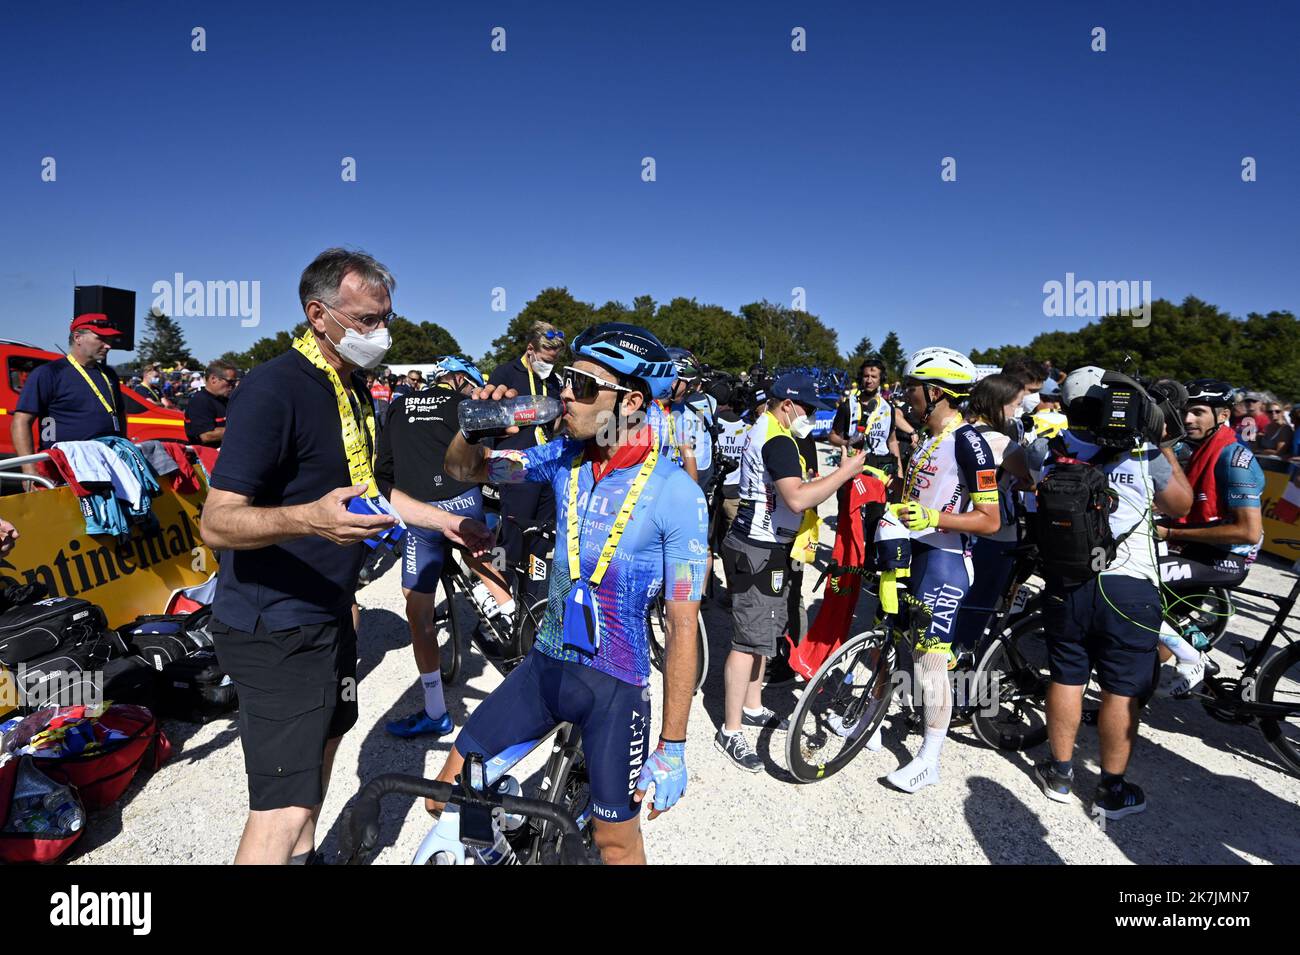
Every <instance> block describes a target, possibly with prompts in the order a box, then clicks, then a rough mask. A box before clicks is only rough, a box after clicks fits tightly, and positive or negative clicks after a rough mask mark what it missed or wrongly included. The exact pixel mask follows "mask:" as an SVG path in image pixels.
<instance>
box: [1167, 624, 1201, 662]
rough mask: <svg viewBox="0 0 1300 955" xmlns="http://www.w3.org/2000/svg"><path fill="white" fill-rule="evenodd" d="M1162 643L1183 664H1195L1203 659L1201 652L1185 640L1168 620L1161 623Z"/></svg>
mask: <svg viewBox="0 0 1300 955" xmlns="http://www.w3.org/2000/svg"><path fill="white" fill-rule="evenodd" d="M1160 642H1161V643H1163V644H1164V645H1165V646H1166V647H1168V648H1169V651H1170V652H1171V653H1172V654H1173V655H1174V656H1176V657H1177V658H1178V659H1179V661H1180V662H1182V663H1195V662H1196V661H1197V660H1199V659H1200V658H1201V654H1200V651H1198V650H1197V649H1196V648H1195V647H1194V646H1192V645H1191V644H1190V643H1188V642H1187V641H1186V640H1185V639H1183V637H1182V635H1181V634H1179V633H1178V632H1177V631H1175V630H1174V628H1173V627H1171V626H1169V622H1168V621H1166V620H1162V621H1160Z"/></svg>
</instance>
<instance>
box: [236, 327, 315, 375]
mask: <svg viewBox="0 0 1300 955" xmlns="http://www.w3.org/2000/svg"><path fill="white" fill-rule="evenodd" d="M306 330H307V322H306V321H305V320H304V321H301V322H299V323H298V324H297V325H295V326H294V327H293V328H292V329H291V330H289V331H279V332H276V333H275V334H274V335H271V336H267V337H265V338H259V339H258V340H257V341H255V342H253V344H252V345H250V346H249V347H248V348H247V350H245V351H241V352H240V351H228V352H226V353H225V354H223V355H222V356H221V357H222V359H223V360H225V361H228V362H230V363H231V364H232V365H234V366H235V367H237V368H240V369H242V370H244V371H248V370H249V369H250V368H256V367H257V366H258V365H260V364H262V363H263V362H268V361H270V360H271V359H272V358H274V357H275V356H276V355H282V354H284V353H285V352H287V351H288V350H289V349H290V348H292V347H293V340H294V339H295V338H297V337H298V336H299V335H301V334H302V333H303V332H304V331H306Z"/></svg>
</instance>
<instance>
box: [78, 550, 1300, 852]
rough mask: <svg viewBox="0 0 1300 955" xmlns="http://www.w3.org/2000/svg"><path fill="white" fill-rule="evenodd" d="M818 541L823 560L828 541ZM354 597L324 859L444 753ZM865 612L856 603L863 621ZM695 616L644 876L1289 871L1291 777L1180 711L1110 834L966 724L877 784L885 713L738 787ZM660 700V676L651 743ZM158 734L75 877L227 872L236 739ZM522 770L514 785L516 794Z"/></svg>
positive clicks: (389, 835)
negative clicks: (940, 748) (679, 781)
mask: <svg viewBox="0 0 1300 955" xmlns="http://www.w3.org/2000/svg"><path fill="white" fill-rule="evenodd" d="M823 540H824V542H825V543H827V544H828V545H829V543H830V540H831V535H830V533H829V531H827V532H826V534H825V535H824V538H823ZM826 556H829V551H828V550H827V551H826ZM1291 579H1292V578H1291V575H1290V574H1289V573H1288V572H1287V570H1286V569H1285V566H1284V565H1283V564H1282V562H1280V561H1276V560H1273V559H1271V558H1267V557H1266V558H1265V559H1264V561H1262V562H1261V563H1259V564H1257V565H1256V566H1255V568H1254V569H1253V570H1252V572H1251V575H1250V579H1249V581H1248V586H1251V587H1253V588H1256V589H1260V590H1267V591H1271V592H1278V593H1282V592H1285V591H1286V590H1287V589H1289V587H1290V581H1291ZM815 580H816V575H815V574H813V573H808V574H806V575H805V591H806V595H807V600H808V605H809V606H810V607H811V608H814V609H815V606H816V601H817V598H816V596H814V595H813V594H812V593H811V590H812V585H813V583H814V582H815ZM360 601H361V604H362V606H363V608H364V609H363V613H362V623H361V631H360V641H359V646H360V654H361V660H360V663H359V665H358V670H359V674H360V676H361V688H360V707H361V719H360V721H359V722H358V724H357V726H356V727H355V728H354V729H353V730H352V732H351V733H349V734H348V736H347V737H346V738H345V739H344V742H343V744H342V746H341V748H340V750H339V755H338V760H337V762H336V764H335V769H334V776H333V780H332V785H331V788H330V792H329V795H328V797H327V798H326V801H325V806H324V810H323V812H322V816H321V824H320V828H319V830H318V832H319V836H318V838H319V839H320V840H321V845H322V847H323V849H324V851H325V852H326V853H327V854H332V853H333V850H334V848H335V846H336V845H337V841H338V831H337V824H338V819H339V814H340V812H341V811H342V809H343V807H344V805H345V804H346V803H347V801H348V800H350V799H351V798H352V797H353V796H354V795H355V794H356V792H357V790H358V788H359V786H360V785H361V783H362V782H363V781H365V780H367V779H370V778H371V777H373V776H375V775H378V774H379V773H383V772H402V773H413V774H421V775H426V776H430V777H431V776H433V775H435V774H436V773H437V771H438V768H439V767H440V765H441V763H442V759H443V756H444V755H445V753H446V752H447V749H448V746H447V744H446V743H436V742H435V743H428V742H426V741H420V740H411V741H404V740H398V739H395V738H393V737H390V736H389V735H388V734H387V733H385V732H384V729H383V723H384V721H385V720H387V719H391V718H393V717H394V716H395V715H404V714H406V713H408V712H411V711H412V710H414V709H415V708H416V707H417V706H418V705H419V702H420V694H419V688H418V684H417V679H416V673H415V665H414V661H413V659H412V656H411V651H410V649H409V637H408V633H407V630H406V623H405V619H404V616H403V610H402V607H403V601H402V595H401V584H400V571H399V570H398V568H397V567H396V566H394V567H392V568H391V569H390V570H389V571H388V572H387V573H386V574H385V575H384V576H383V577H382V578H381V579H379V580H378V581H377V582H375V583H373V584H371V585H370V586H368V587H366V588H364V589H363V590H362V591H361V594H360ZM865 609H867V608H866V604H865V602H864V603H863V605H862V606H860V607H859V612H860V619H861V615H862V611H864V610H865ZM704 612H705V619H706V623H707V625H708V630H709V637H710V646H711V650H710V652H711V660H712V665H711V667H710V673H709V678H708V680H707V681H706V683H705V686H704V690H703V693H701V694H697V695H696V697H695V701H694V704H693V706H692V712H691V731H690V745H689V746H688V749H687V760H688V766H689V771H690V783H689V788H688V790H687V793H686V796H685V797H684V798H683V800H682V801H681V802H680V803H679V804H678V806H677V807H676V808H675V809H674V810H673V811H672V812H671V813H668V814H667V815H664V816H661V817H659V818H658V819H656V820H654V821H653V822H646V823H645V832H646V846H647V852H648V855H649V857H650V860H651V861H652V862H655V863H720V862H726V863H753V862H759V863H782V862H805V863H806V862H832V863H858V862H906V863H915V862H927V863H936V862H939V863H988V862H994V863H1051V862H1067V863H1097V862H1106V863H1124V862H1132V863H1146V864H1180V865H1181V864H1189V863H1237V862H1254V863H1260V862H1262V863H1296V862H1300V778H1296V777H1295V776H1292V775H1289V774H1287V773H1286V772H1285V771H1283V770H1282V769H1281V768H1280V767H1279V765H1278V764H1277V762H1276V759H1275V757H1274V754H1273V752H1272V750H1271V749H1269V747H1268V745H1267V744H1266V743H1265V741H1264V738H1263V736H1262V734H1261V733H1260V732H1259V730H1258V729H1255V728H1251V727H1240V726H1228V725H1225V724H1222V723H1219V722H1216V721H1214V720H1213V719H1211V718H1210V717H1209V716H1207V715H1206V713H1205V712H1204V710H1203V709H1202V708H1201V707H1200V706H1199V705H1198V704H1196V703H1194V702H1191V701H1176V700H1163V699H1162V700H1156V701H1154V702H1153V704H1152V705H1151V706H1150V707H1149V708H1148V709H1147V710H1146V711H1145V712H1144V714H1143V725H1142V729H1141V736H1140V739H1139V742H1138V744H1137V748H1136V750H1135V752H1134V758H1133V762H1132V767H1131V770H1130V773H1129V775H1130V778H1131V779H1133V781H1135V782H1137V783H1139V784H1140V785H1141V786H1143V787H1144V788H1145V790H1146V792H1147V796H1148V801H1149V805H1148V808H1147V811H1146V813H1144V814H1142V815H1139V816H1133V817H1129V818H1127V819H1124V820H1120V821H1118V822H1113V823H1110V824H1109V825H1108V827H1107V828H1106V829H1105V830H1104V831H1103V830H1102V829H1101V828H1099V827H1098V826H1096V825H1095V824H1093V822H1092V821H1091V819H1090V817H1089V815H1088V814H1087V812H1086V809H1085V807H1084V804H1083V803H1080V802H1075V803H1073V804H1058V803H1054V802H1050V801H1048V800H1047V799H1045V798H1044V797H1043V795H1042V793H1041V792H1040V791H1039V789H1038V786H1037V785H1036V783H1035V782H1034V780H1033V778H1032V776H1031V772H1030V770H1031V766H1032V762H1031V757H1033V758H1039V757H1040V755H1041V750H1040V751H1035V752H1032V753H1030V754H1006V753H999V752H995V751H993V750H990V749H988V748H986V747H985V746H984V745H983V744H981V743H980V742H979V740H977V739H976V738H975V736H974V735H973V733H972V732H971V731H970V729H969V728H968V727H958V728H955V729H954V730H953V731H952V733H951V736H950V739H949V742H948V744H947V746H946V747H945V749H944V752H943V761H942V773H943V778H942V781H941V782H940V783H939V784H938V785H937V786H933V787H931V788H929V789H927V790H924V791H923V792H921V793H919V794H917V795H915V796H908V795H906V794H904V793H900V792H897V791H895V790H893V789H891V788H889V787H887V786H886V785H885V784H884V783H883V781H882V780H883V776H884V774H885V773H887V772H889V771H891V770H893V769H895V768H896V767H897V766H898V765H899V764H900V761H906V760H907V758H908V754H909V753H912V752H915V750H916V747H917V745H918V744H919V738H918V737H912V738H910V739H909V738H907V736H906V728H905V727H904V726H903V725H902V721H901V720H898V719H895V718H894V717H893V716H891V718H890V719H889V720H888V721H887V722H886V728H885V743H886V746H885V749H884V750H883V751H882V752H879V753H868V752H863V753H861V754H860V755H859V756H858V758H857V759H856V760H854V761H853V762H852V763H851V764H850V765H849V766H848V767H846V768H845V769H844V770H843V771H841V772H840V773H839V774H837V775H835V776H832V777H831V778H829V779H827V780H825V781H823V782H820V783H816V784H813V785H806V786H801V785H797V784H795V783H793V782H791V781H790V780H791V777H790V776H789V775H788V773H787V772H786V771H785V769H784V760H785V756H784V742H783V741H784V737H782V736H780V735H775V736H774V735H773V734H772V733H770V732H767V731H764V732H762V733H758V732H757V731H751V732H752V733H754V734H755V735H753V736H751V739H752V740H754V741H755V742H756V744H757V749H758V752H759V753H760V755H762V756H763V758H764V761H765V763H766V771H765V772H763V773H760V774H757V775H751V774H749V773H744V772H741V771H740V770H738V769H735V768H734V767H732V766H731V765H730V764H729V763H728V762H726V761H725V760H724V759H723V757H722V755H721V754H720V753H719V752H718V751H717V750H716V749H715V748H714V746H713V744H712V737H713V734H714V731H715V728H716V726H717V725H718V724H719V722H720V720H721V705H722V679H721V665H722V659H723V657H724V655H725V653H726V647H727V644H728V641H729V639H730V632H731V622H730V618H729V616H728V614H727V613H726V612H725V611H723V610H721V609H720V608H719V607H717V606H714V605H713V604H708V603H706V605H705V611H704ZM1271 612H1272V611H1271V610H1265V608H1263V607H1262V605H1260V604H1259V603H1258V602H1257V601H1249V602H1247V603H1245V604H1244V605H1243V606H1242V607H1241V608H1239V611H1238V613H1237V614H1236V616H1235V617H1234V618H1233V620H1232V621H1231V623H1230V625H1229V633H1228V635H1227V636H1226V637H1225V638H1224V640H1223V641H1222V644H1221V645H1224V646H1228V645H1230V644H1232V643H1233V642H1234V641H1235V640H1238V639H1241V638H1242V637H1246V638H1258V637H1259V636H1261V635H1262V634H1263V632H1264V629H1265V626H1266V623H1265V621H1266V620H1267V619H1269V615H1271ZM466 616H467V617H468V614H467V615H466ZM1293 622H1294V620H1293ZM466 623H468V620H466ZM1297 629H1298V630H1300V626H1298V627H1297ZM855 632H856V631H855ZM1251 642H1252V643H1253V641H1251ZM1237 654H1239V651H1234V656H1229V655H1228V654H1227V653H1225V652H1220V651H1216V658H1217V659H1218V662H1219V663H1220V665H1221V666H1222V667H1223V668H1224V671H1225V674H1232V673H1235V672H1236V670H1237V668H1238V667H1237V663H1236V658H1235V655H1237ZM499 682H500V678H499V677H498V676H497V674H496V671H495V670H493V669H491V668H490V667H486V666H485V664H484V662H483V659H482V657H480V656H479V655H478V654H477V652H470V653H468V654H466V655H465V665H464V669H463V671H462V679H461V681H460V683H459V684H458V685H457V686H454V687H451V688H449V691H448V694H447V700H448V704H449V706H450V709H451V712H452V715H453V716H454V717H455V719H456V722H457V725H460V724H462V723H463V722H464V720H465V718H466V715H467V714H468V713H469V712H470V711H472V710H473V709H474V707H475V706H477V705H478V702H479V701H480V700H482V699H483V698H484V697H485V696H486V695H487V694H488V693H490V692H491V691H492V689H493V688H494V687H495V686H496V685H497V684H498V683H499ZM660 689H661V685H660V681H659V679H658V674H657V673H656V674H655V675H654V697H653V699H654V701H655V702H654V719H655V723H656V727H657V725H658V717H659V701H660V700H661V698H662V697H661V695H660ZM796 693H797V689H796V687H786V688H779V689H770V690H768V691H767V692H766V694H765V702H766V703H767V705H769V706H771V707H773V708H774V709H776V710H777V711H778V712H780V713H782V714H783V715H784V714H788V713H789V712H790V710H791V709H793V707H794V704H795V700H796ZM166 730H167V733H168V735H169V736H170V737H171V739H172V741H173V743H174V744H175V747H176V754H175V756H174V758H173V759H172V760H171V761H170V762H169V763H168V764H167V765H165V766H164V767H163V768H162V769H161V770H160V771H158V772H157V773H156V774H154V775H153V776H152V777H149V778H147V779H145V780H142V781H138V782H137V783H136V784H134V785H133V786H132V788H131V790H130V791H129V792H128V793H127V796H126V798H125V799H124V800H123V801H122V802H120V803H119V804H118V805H116V806H114V807H111V808H110V809H107V810H104V811H101V812H98V813H95V814H93V815H92V816H91V818H90V820H89V822H88V831H87V834H86V836H85V837H84V838H83V839H82V842H81V844H80V848H79V850H78V854H77V855H76V856H75V858H74V859H73V862H74V863H78V864H80V863H118V862H125V863H143V864H158V863H214V862H218V863H223V862H227V861H229V860H230V859H231V858H232V857H233V855H234V850H235V846H236V845H237V843H238V840H239V834H240V831H241V828H242V825H243V820H244V813H245V810H246V806H247V802H246V798H247V793H246V789H245V780H244V774H243V758H242V754H241V750H240V747H239V741H238V738H237V737H238V730H237V727H236V725H235V723H234V722H233V721H232V720H224V719H223V720H217V721H215V722H212V723H209V724H207V725H206V726H196V725H193V724H187V723H177V722H168V723H166ZM1075 766H1076V769H1075V772H1076V776H1077V783H1076V792H1079V793H1084V794H1090V793H1091V790H1092V788H1093V786H1094V785H1095V783H1096V780H1097V774H1098V767H1097V737H1096V733H1095V731H1093V730H1091V729H1089V728H1087V727H1084V728H1083V729H1082V730H1081V732H1080V739H1079V746H1078V752H1077V756H1076V763H1075ZM539 767H540V758H539V757H535V758H533V759H532V760H531V761H530V762H527V763H525V773H527V774H536V771H537V770H538V768H539ZM525 773H519V774H517V775H520V777H521V778H523V779H525V788H526V789H527V788H528V787H529V780H528V779H527V778H525ZM535 781H536V780H535V778H534V779H533V780H532V782H535ZM401 802H402V800H400V799H390V800H388V802H387V803H386V804H385V807H384V817H383V835H382V840H381V845H382V847H383V848H382V851H381V852H380V853H379V854H378V855H377V856H376V858H375V862H376V863H389V864H398V865H400V864H405V863H406V862H408V861H409V860H410V859H411V857H412V855H413V854H414V852H415V849H416V847H417V846H418V845H419V843H420V841H421V839H422V838H423V837H424V835H425V833H426V832H427V831H428V827H429V823H428V821H427V820H428V817H427V816H426V815H425V813H424V811H423V809H422V808H421V807H418V806H415V805H411V806H409V807H408V806H406V805H399V803H401Z"/></svg>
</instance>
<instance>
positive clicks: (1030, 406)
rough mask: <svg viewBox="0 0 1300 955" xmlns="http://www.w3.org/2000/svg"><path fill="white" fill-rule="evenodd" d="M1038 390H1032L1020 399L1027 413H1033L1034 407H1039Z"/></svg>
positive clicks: (1021, 405)
mask: <svg viewBox="0 0 1300 955" xmlns="http://www.w3.org/2000/svg"><path fill="white" fill-rule="evenodd" d="M1038 400H1039V399H1038V392H1036V391H1031V392H1030V393H1029V394H1027V395H1025V396H1024V397H1023V398H1021V399H1020V407H1021V408H1023V409H1024V410H1025V414H1033V413H1034V409H1035V408H1037V407H1038Z"/></svg>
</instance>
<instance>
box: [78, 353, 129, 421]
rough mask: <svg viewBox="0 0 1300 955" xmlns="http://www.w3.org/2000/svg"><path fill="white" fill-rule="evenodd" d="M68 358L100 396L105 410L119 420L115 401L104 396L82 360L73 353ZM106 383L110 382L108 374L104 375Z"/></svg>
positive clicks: (91, 388) (97, 395) (100, 401)
mask: <svg viewBox="0 0 1300 955" xmlns="http://www.w3.org/2000/svg"><path fill="white" fill-rule="evenodd" d="M67 359H68V364H69V365H71V366H72V367H73V368H75V369H77V374H79V375H81V377H82V378H84V379H86V384H88V385H90V390H91V391H93V392H94V393H95V397H96V398H98V399H99V403H100V404H101V405H103V406H104V410H105V411H107V412H108V416H109V417H110V418H112V419H113V420H114V421H117V409H116V408H115V407H114V406H113V402H111V401H109V400H108V399H107V398H105V397H104V393H103V392H102V391H100V390H99V385H97V384H95V382H94V381H93V380H92V379H91V377H90V375H88V374H87V373H86V369H85V368H82V367H81V362H79V361H77V360H76V359H75V358H73V357H72V356H71V355H68V356H67ZM100 374H103V372H100ZM104 383H105V384H108V376H107V375H104ZM114 427H116V426H114Z"/></svg>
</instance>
